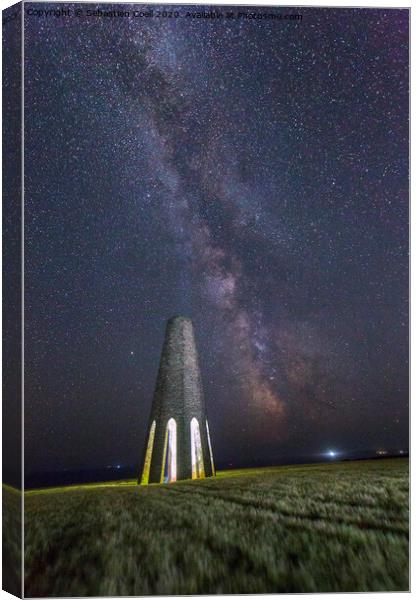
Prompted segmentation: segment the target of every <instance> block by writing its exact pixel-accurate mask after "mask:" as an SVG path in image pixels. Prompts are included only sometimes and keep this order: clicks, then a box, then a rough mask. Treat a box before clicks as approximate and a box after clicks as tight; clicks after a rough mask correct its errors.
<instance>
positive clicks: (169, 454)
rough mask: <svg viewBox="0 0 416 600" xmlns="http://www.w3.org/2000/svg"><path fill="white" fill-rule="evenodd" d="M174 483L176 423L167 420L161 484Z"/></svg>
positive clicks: (172, 420)
mask: <svg viewBox="0 0 416 600" xmlns="http://www.w3.org/2000/svg"><path fill="white" fill-rule="evenodd" d="M172 481H176V421H175V419H169V421H168V424H167V425H166V436H165V448H164V451H163V468H162V480H161V483H171V482H172Z"/></svg>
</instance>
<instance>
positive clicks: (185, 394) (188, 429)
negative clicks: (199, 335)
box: [139, 317, 215, 485]
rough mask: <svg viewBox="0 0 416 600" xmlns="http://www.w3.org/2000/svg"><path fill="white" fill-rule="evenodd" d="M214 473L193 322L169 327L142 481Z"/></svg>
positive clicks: (176, 319) (183, 320)
mask: <svg viewBox="0 0 416 600" xmlns="http://www.w3.org/2000/svg"><path fill="white" fill-rule="evenodd" d="M213 475H215V468H214V459H213V456H212V448H211V441H210V436H209V428H208V420H207V415H206V412H205V402H204V395H203V391H202V382H201V375H200V372H199V365H198V354H197V350H196V345H195V338H194V329H193V325H192V321H191V320H190V319H187V318H185V317H172V318H171V319H169V321H168V323H167V326H166V333H165V341H164V344H163V350H162V356H161V359H160V365H159V372H158V376H157V382H156V389H155V392H154V396H153V404H152V410H151V413H150V420H149V427H148V434H147V438H146V446H145V452H144V457H143V461H142V469H141V473H140V475H139V483H141V484H142V485H146V484H148V483H170V482H172V481H177V480H179V479H191V478H192V479H198V478H202V477H211V476H213Z"/></svg>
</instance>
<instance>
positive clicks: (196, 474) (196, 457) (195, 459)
mask: <svg viewBox="0 0 416 600" xmlns="http://www.w3.org/2000/svg"><path fill="white" fill-rule="evenodd" d="M191 459H192V479H200V478H201V477H205V470H204V459H203V457H202V445H201V433H200V431H199V423H198V421H197V419H195V417H194V418H193V419H192V420H191Z"/></svg>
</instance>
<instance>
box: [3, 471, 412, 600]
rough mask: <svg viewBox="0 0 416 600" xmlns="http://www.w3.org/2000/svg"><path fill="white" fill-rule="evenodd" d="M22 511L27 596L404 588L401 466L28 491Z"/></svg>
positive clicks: (234, 474)
mask: <svg viewBox="0 0 416 600" xmlns="http://www.w3.org/2000/svg"><path fill="white" fill-rule="evenodd" d="M6 493H7V491H6ZM25 509H26V525H25V532H26V549H25V563H26V589H25V593H26V595H27V596H32V597H36V596H81V595H82V596H89V595H93V596H102V595H114V596H117V595H146V594H210V593H256V592H269V593H270V592H328V591H343V592H347V591H370V590H371V591H375V590H407V589H408V461H407V460H406V459H395V460H375V461H361V462H349V463H348V462H345V463H333V464H325V465H322V464H320V465H309V466H291V467H276V468H269V469H259V470H257V469H256V470H255V469H248V470H243V471H227V472H222V473H219V474H218V477H217V478H215V479H207V480H202V481H201V480H199V481H185V482H178V483H176V484H171V485H153V486H148V487H138V486H137V485H135V482H118V483H113V484H108V483H107V484H96V485H82V486H73V487H67V488H55V489H49V490H40V491H30V492H26V493H25Z"/></svg>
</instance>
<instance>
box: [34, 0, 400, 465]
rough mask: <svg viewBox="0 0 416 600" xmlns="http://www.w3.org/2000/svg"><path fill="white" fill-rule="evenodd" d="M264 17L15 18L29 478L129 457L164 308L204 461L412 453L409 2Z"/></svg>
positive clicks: (137, 443) (135, 455) (145, 410)
mask: <svg viewBox="0 0 416 600" xmlns="http://www.w3.org/2000/svg"><path fill="white" fill-rule="evenodd" d="M48 6H50V5H47V4H45V5H43V4H37V5H36V7H37V8H42V7H44V8H46V7H48ZM65 6H68V7H71V6H72V8H74V7H75V5H70V4H68V5H65ZM92 6H93V5H88V7H89V8H91V7H92ZM125 6H126V7H127V8H128V6H127V5H125ZM76 7H81V8H82V7H84V8H85V7H87V5H76ZM97 7H98V5H97ZM140 8H141V10H143V9H144V8H143V6H141V7H140ZM153 8H154V7H153ZM177 10H178V11H180V12H181V14H182V15H184V14H185V13H186V11H187V10H189V6H184V7H177ZM205 10H210V7H205ZM273 11H274V12H275V13H279V12H280V13H282V11H285V12H289V13H290V12H292V13H295V12H296V13H301V14H302V17H303V18H302V20H301V21H275V20H256V21H254V20H253V21H247V20H244V19H235V20H231V21H228V20H225V19H223V20H216V21H215V22H213V21H211V20H207V19H193V20H192V19H188V18H185V17H181V18H178V19H159V20H158V19H156V18H153V19H150V18H149V19H131V18H130V19H129V18H119V19H115V18H114V19H112V18H100V17H82V18H75V17H73V18H72V17H71V18H40V17H34V16H32V17H27V18H26V19H25V24H26V52H25V119H26V121H25V141H26V154H25V166H26V174H25V190H26V193H25V207H26V233H25V235H26V245H27V248H26V265H25V266H26V274H25V282H26V402H25V427H26V435H27V437H26V469H27V470H28V471H36V470H53V469H63V468H80V467H99V466H104V465H107V464H123V465H138V462H139V460H140V458H141V453H142V447H143V444H144V436H145V431H146V425H147V419H148V415H149V410H150V405H151V399H152V393H153V387H154V384H155V380H156V374H157V368H158V360H159V356H160V351H161V346H162V341H163V334H164V327H165V323H166V320H167V319H168V318H169V317H170V316H172V315H173V314H185V315H187V316H190V317H191V318H192V319H193V321H194V325H195V329H196V335H197V342H198V348H199V353H200V362H201V370H202V377H203V382H204V388H205V396H206V403H207V410H208V414H209V418H210V423H211V435H212V441H213V450H214V454H215V458H216V461H217V462H218V464H220V465H226V464H241V465H250V464H254V462H255V461H260V462H265V463H267V462H273V461H274V460H277V459H278V458H281V457H289V458H290V457H293V456H299V455H302V456H303V455H305V456H310V457H312V456H314V455H315V454H318V453H320V452H322V451H324V450H325V449H326V448H328V447H331V448H332V447H334V448H336V449H341V450H345V451H347V450H356V449H367V448H373V447H374V448H377V447H394V448H398V447H401V446H404V447H407V444H408V440H407V436H408V375H407V373H408V364H407V357H408V313H407V310H408V307H407V294H408V292H407V281H408V271H407V254H408V229H407V223H408V12H407V11H406V10H385V9H335V8H334V9H322V8H321V9H312V8H311V9H309V8H302V9H289V8H286V9H270V8H268V9H267V12H269V13H271V12H273Z"/></svg>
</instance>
